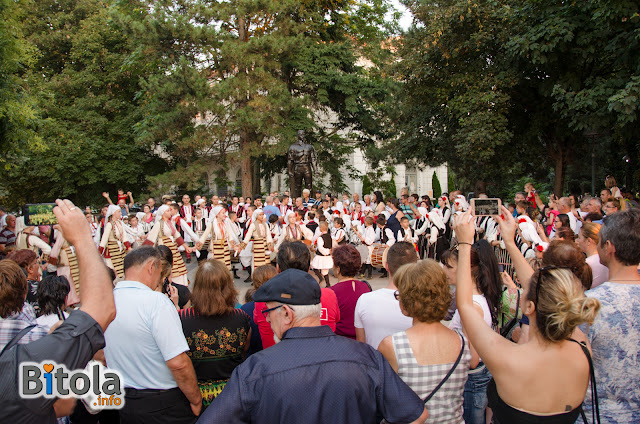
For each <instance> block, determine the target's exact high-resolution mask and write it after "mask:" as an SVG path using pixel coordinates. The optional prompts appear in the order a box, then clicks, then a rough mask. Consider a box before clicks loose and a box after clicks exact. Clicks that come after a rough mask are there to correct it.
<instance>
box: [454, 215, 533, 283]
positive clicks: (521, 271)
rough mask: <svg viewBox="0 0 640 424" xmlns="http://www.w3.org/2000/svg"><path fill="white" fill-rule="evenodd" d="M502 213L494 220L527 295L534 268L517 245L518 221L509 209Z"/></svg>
mask: <svg viewBox="0 0 640 424" xmlns="http://www.w3.org/2000/svg"><path fill="white" fill-rule="evenodd" d="M501 211H502V215H501V216H495V217H494V219H495V220H496V221H497V222H498V225H500V235H501V236H502V240H503V241H504V245H505V247H506V249H507V252H509V255H510V256H511V261H512V262H513V267H514V268H515V269H516V272H517V273H518V280H520V283H521V284H522V287H523V288H524V292H525V293H527V288H528V286H529V280H530V279H531V276H532V275H533V268H531V265H529V262H527V260H526V259H525V257H524V255H523V254H522V252H521V251H520V249H518V246H517V245H516V230H517V228H518V224H517V223H516V220H515V219H514V218H513V215H511V213H510V212H509V209H507V208H505V207H504V206H502V208H501ZM456 234H457V232H456Z"/></svg>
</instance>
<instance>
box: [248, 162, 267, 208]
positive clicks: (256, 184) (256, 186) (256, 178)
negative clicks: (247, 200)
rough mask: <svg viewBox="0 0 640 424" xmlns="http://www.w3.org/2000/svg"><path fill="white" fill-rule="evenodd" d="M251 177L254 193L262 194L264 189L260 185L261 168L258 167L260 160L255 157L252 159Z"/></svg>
mask: <svg viewBox="0 0 640 424" xmlns="http://www.w3.org/2000/svg"><path fill="white" fill-rule="evenodd" d="M251 178H252V179H251V184H252V186H253V191H254V193H253V194H254V195H257V194H260V192H261V191H262V187H260V170H259V169H258V161H256V160H255V159H254V160H252V161H251ZM263 203H264V201H263Z"/></svg>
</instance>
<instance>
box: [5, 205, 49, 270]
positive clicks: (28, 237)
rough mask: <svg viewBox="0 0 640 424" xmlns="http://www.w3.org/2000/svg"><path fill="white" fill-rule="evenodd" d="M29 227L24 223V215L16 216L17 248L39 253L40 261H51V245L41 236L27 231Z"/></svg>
mask: <svg viewBox="0 0 640 424" xmlns="http://www.w3.org/2000/svg"><path fill="white" fill-rule="evenodd" d="M26 229H27V227H26V226H25V224H24V216H20V217H18V218H16V228H15V231H14V233H15V234H16V248H17V249H29V250H32V251H33V252H35V254H36V255H38V258H39V259H38V261H39V262H49V255H51V246H49V244H47V243H46V242H45V241H44V240H42V239H41V238H40V237H39V236H37V235H35V234H31V233H29V232H27V231H25V230H26Z"/></svg>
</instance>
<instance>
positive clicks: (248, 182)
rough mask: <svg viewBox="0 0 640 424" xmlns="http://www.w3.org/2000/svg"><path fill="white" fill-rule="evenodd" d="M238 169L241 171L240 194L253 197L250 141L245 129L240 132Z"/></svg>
mask: <svg viewBox="0 0 640 424" xmlns="http://www.w3.org/2000/svg"><path fill="white" fill-rule="evenodd" d="M240 152H241V154H242V159H241V160H240V169H241V171H242V196H244V197H247V196H250V197H251V198H253V178H252V175H251V174H252V172H251V171H252V168H251V154H250V143H249V140H248V137H247V133H246V132H245V131H241V132H240Z"/></svg>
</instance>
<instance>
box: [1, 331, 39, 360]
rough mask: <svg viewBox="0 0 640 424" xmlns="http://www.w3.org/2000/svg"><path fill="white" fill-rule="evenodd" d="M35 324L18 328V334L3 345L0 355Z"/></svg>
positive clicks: (16, 342)
mask: <svg viewBox="0 0 640 424" xmlns="http://www.w3.org/2000/svg"><path fill="white" fill-rule="evenodd" d="M35 326H36V325H35V324H31V325H30V326H28V327H25V328H23V329H22V330H20V332H19V333H18V334H16V335H15V336H13V338H12V339H11V340H10V341H9V343H7V344H6V345H4V348H3V349H2V352H0V356H2V355H3V354H4V353H5V352H6V351H8V350H9V349H11V348H12V347H14V346H15V345H17V344H18V342H19V341H20V339H22V338H23V337H24V336H25V335H26V334H27V333H28V332H29V331H31V329H32V328H33V327H35Z"/></svg>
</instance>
